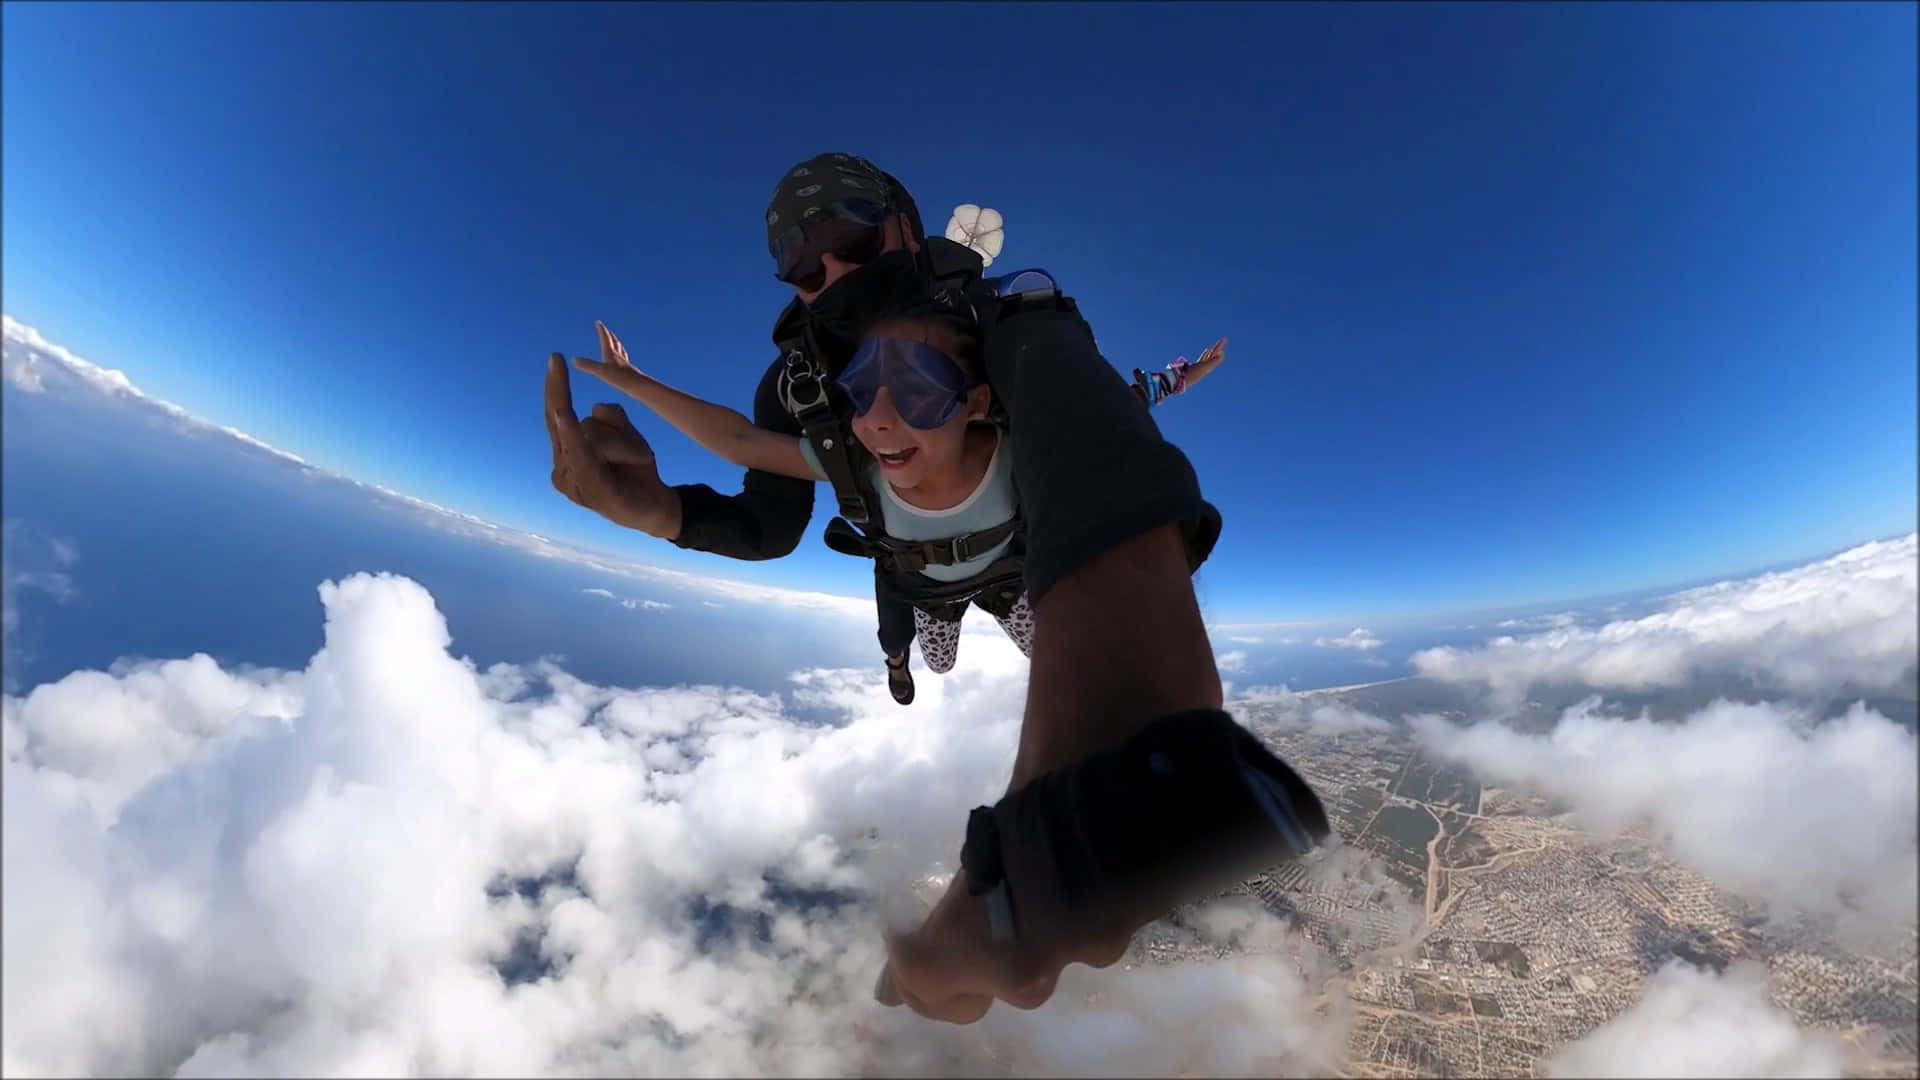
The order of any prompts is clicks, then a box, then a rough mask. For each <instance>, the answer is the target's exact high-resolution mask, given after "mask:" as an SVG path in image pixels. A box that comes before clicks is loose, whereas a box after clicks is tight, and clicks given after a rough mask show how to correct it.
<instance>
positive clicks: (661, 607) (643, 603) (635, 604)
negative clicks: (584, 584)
mask: <svg viewBox="0 0 1920 1080" xmlns="http://www.w3.org/2000/svg"><path fill="white" fill-rule="evenodd" d="M580 591H581V592H582V593H584V594H586V595H588V596H597V597H599V598H601V599H602V600H612V601H614V602H615V603H617V604H619V605H620V606H621V607H623V608H626V609H627V610H628V611H669V610H672V608H673V605H672V604H669V603H665V602H663V601H660V600H645V599H638V598H635V597H631V596H615V595H614V594H613V590H611V589H581V590H580Z"/></svg>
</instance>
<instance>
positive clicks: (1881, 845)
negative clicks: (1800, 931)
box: [1413, 697, 1920, 937]
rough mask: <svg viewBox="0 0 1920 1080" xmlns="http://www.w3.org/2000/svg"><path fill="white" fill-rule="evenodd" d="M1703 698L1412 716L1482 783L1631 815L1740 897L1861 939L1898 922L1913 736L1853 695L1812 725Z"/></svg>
mask: <svg viewBox="0 0 1920 1080" xmlns="http://www.w3.org/2000/svg"><path fill="white" fill-rule="evenodd" d="M1815 720H1816V718H1814V717H1809V716H1807V715H1805V714H1804V713H1801V712H1799V711H1798V710H1795V709H1793V708H1790V707H1788V706H1784V705H1774V704H1757V705H1743V704H1733V703H1729V702H1724V701H1723V702H1717V703H1715V704H1714V705H1712V706H1710V707H1708V708H1706V709H1704V710H1702V711H1700V712H1698V713H1696V714H1694V715H1693V716H1691V717H1689V718H1688V719H1687V720H1686V721H1685V722H1684V723H1680V724H1661V723H1656V722H1654V721H1652V720H1651V719H1648V718H1646V717H1645V716H1642V717H1639V718H1635V719H1625V718H1620V717H1616V716H1610V715H1606V714H1605V713H1603V712H1602V711H1601V705H1600V700H1599V699H1598V698H1597V697H1595V698H1589V699H1588V700H1586V701H1585V702H1582V703H1581V704H1579V705H1576V706H1575V707H1573V708H1571V709H1568V710H1567V711H1566V712H1565V714H1564V715H1563V716H1562V717H1561V718H1560V720H1559V722H1558V724H1556V725H1555V727H1554V728H1553V730H1552V731H1551V732H1549V733H1546V734H1542V735H1527V734H1521V733H1520V732H1518V731H1515V730H1514V729H1513V728H1510V727H1508V726H1506V725H1504V724H1499V723H1493V722H1487V723H1481V724H1476V725H1473V726H1471V727H1459V726H1456V725H1454V724H1452V723H1449V722H1447V721H1444V720H1440V719H1436V718H1433V717H1417V718H1415V719H1414V720H1413V725H1414V731H1415V734H1416V736H1417V737H1418V738H1419V739H1420V740H1421V741H1422V742H1423V743H1424V744H1425V745H1426V746H1427V748H1428V750H1429V752H1430V753H1432V754H1433V755H1434V756H1436V757H1438V758H1440V759H1443V760H1451V761H1456V762H1461V763H1464V764H1466V765H1467V766H1468V767H1469V768H1471V769H1473V771H1474V772H1475V773H1476V774H1478V775H1479V776H1481V777H1482V778H1483V779H1484V780H1485V781H1486V782H1488V783H1493V784H1517V785H1525V786H1527V787H1529V788H1532V789H1534V790H1537V791H1540V792H1543V793H1546V794H1550V795H1556V796H1560V797H1562V798H1564V799H1566V800H1568V801H1569V802H1570V803H1571V804H1572V806H1573V809H1574V812H1575V813H1576V814H1577V815H1578V816H1579V817H1581V818H1582V819H1583V820H1585V821H1588V822H1591V823H1593V824H1594V825H1596V826H1597V827H1600V828H1603V829H1608V830H1616V831H1624V830H1626V829H1628V828H1631V827H1635V826H1640V825H1644V826H1645V827H1647V828H1648V829H1649V830H1650V831H1651V832H1652V833H1653V835H1654V836H1655V837H1656V838H1657V839H1658V840H1659V842H1660V843H1661V844H1662V845H1663V846H1664V847H1665V848H1666V850H1668V851H1669V852H1671V853H1672V854H1673V855H1674V857H1675V858H1677V859H1680V860H1682V861H1684V862H1686V863H1688V864H1690V865H1692V866H1693V867H1694V868H1695V869H1697V870H1699V871H1700V872H1701V873H1703V874H1705V875H1706V876H1708V877H1710V878H1712V879H1714V880H1715V881H1717V882H1719V883H1720V884H1721V885H1723V886H1725V887H1726V888H1728V889H1730V890H1732V891H1734V892H1736V893H1740V894H1743V895H1747V896H1750V897H1754V898H1757V899H1761V900H1765V901H1768V902H1770V903H1777V904H1784V905H1788V906H1790V907H1794V908H1798V909H1800V910H1802V911H1806V912H1811V913H1817V914H1822V915H1827V916H1832V917H1834V918H1836V919H1838V920H1840V921H1841V923H1843V924H1845V927H1846V928H1848V929H1849V932H1861V933H1865V934H1867V935H1868V936H1869V937H1873V936H1874V935H1878V934H1881V933H1884V932H1889V929H1890V928H1891V929H1895V930H1897V929H1899V928H1904V927H1908V926H1911V925H1912V923H1913V921H1914V919H1915V916H1916V900H1915V896H1914V883H1915V881H1916V880H1920V831H1917V830H1916V824H1915V817H1916V814H1920V794H1917V793H1920V763H1917V761H1916V752H1917V750H1920V748H1917V747H1916V743H1915V737H1914V733H1913V732H1912V731H1909V730H1907V729H1906V728H1904V727H1902V726H1900V725H1898V724H1895V723H1893V722H1892V721H1890V720H1888V719H1886V718H1885V717H1883V716H1881V715H1880V714H1878V713H1876V712H1873V711H1871V710H1868V709H1866V708H1865V707H1863V706H1860V705H1855V706H1853V707H1852V708H1851V709H1849V710H1847V711H1846V713H1844V714H1843V715H1841V716H1837V717H1834V718H1832V719H1830V720H1826V721H1825V722H1818V723H1816V722H1814V721H1815Z"/></svg>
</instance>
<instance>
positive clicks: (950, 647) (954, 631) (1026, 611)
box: [913, 592, 1033, 675]
mask: <svg viewBox="0 0 1920 1080" xmlns="http://www.w3.org/2000/svg"><path fill="white" fill-rule="evenodd" d="M960 611H961V614H963V615H964V614H965V613H966V608H964V607H962V608H961V609H960ZM994 621H995V622H998V623H999V624H1000V629H1002V630H1004V631H1006V633H1007V636H1008V637H1009V638H1012V639H1013V643H1014V644H1015V645H1017V646H1019V647H1020V654H1021V655H1022V656H1025V657H1027V658H1028V659H1029V660H1031V659H1032V658H1033V609H1032V608H1031V607H1028V606H1027V594H1026V593H1024V592H1023V593H1021V594H1020V599H1019V600H1017V601H1015V602H1014V605H1013V609H1012V610H1011V611H1008V612H1007V613H1006V614H1005V615H996V616H994ZM913 629H914V636H915V637H918V638H919V639H920V658H921V659H922V660H925V661H926V662H927V669H928V670H930V671H933V672H935V673H937V674H941V675H945V674H946V673H947V672H949V671H952V670H953V662H954V660H955V659H957V658H958V657H959V655H960V620H959V619H957V618H956V619H953V620H951V621H948V620H946V619H939V618H935V617H934V616H932V615H929V614H927V613H926V612H924V611H921V610H920V609H919V608H917V607H916V608H914V609H913Z"/></svg>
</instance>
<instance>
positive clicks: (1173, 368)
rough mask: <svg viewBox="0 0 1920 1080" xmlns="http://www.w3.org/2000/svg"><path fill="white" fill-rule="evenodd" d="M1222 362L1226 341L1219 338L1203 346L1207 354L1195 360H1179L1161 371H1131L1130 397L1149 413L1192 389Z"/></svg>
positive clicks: (1224, 356) (1225, 351)
mask: <svg viewBox="0 0 1920 1080" xmlns="http://www.w3.org/2000/svg"><path fill="white" fill-rule="evenodd" d="M1226 358H1227V339H1226V338H1221V339H1220V340H1219V341H1216V342H1214V343H1213V344H1211V345H1209V346H1207V350H1206V351H1205V352H1203V353H1201V354H1200V359H1198V360H1192V361H1189V360H1188V359H1187V358H1186V357H1184V356H1183V357H1181V358H1180V359H1178V360H1175V361H1174V362H1173V363H1171V364H1168V365H1167V369H1166V370H1165V371H1142V370H1140V369H1139V368H1135V369H1134V371H1133V393H1134V396H1135V397H1137V398H1139V399H1140V401H1141V403H1142V404H1144V405H1145V406H1146V407H1147V408H1149V409H1151V408H1153V407H1154V406H1155V405H1158V404H1160V403H1161V402H1163V401H1165V400H1167V399H1168V398H1170V397H1172V396H1174V395H1175V394H1184V393H1186V392H1187V391H1188V390H1190V389H1192V388H1193V385H1194V384H1195V383H1197V382H1199V381H1200V380H1201V379H1204V378H1206V377H1207V374H1208V373H1209V372H1211V371H1212V370H1213V369H1214V368H1217V367H1219V366H1220V361H1222V360H1225V359H1226Z"/></svg>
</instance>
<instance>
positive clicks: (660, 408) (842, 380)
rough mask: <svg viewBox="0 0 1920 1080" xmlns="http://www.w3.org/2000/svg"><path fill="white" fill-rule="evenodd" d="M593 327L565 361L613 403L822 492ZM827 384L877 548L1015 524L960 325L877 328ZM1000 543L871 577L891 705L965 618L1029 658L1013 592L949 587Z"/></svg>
mask: <svg viewBox="0 0 1920 1080" xmlns="http://www.w3.org/2000/svg"><path fill="white" fill-rule="evenodd" d="M595 326H596V328H597V329H598V332H599V336H600V356H601V359H600V361H599V362H597V363H596V362H594V361H591V360H586V359H583V358H576V359H575V360H574V367H576V368H578V369H579V370H581V371H583V372H586V373H587V374H589V375H593V376H595V377H597V378H599V379H602V380H604V381H605V382H607V383H609V384H610V385H612V386H614V387H616V388H618V389H619V390H621V391H623V392H625V393H626V394H627V395H629V396H630V397H632V398H634V399H635V400H637V401H639V402H640V403H641V404H642V405H645V406H646V407H647V408H648V409H650V410H652V411H653V412H654V413H655V414H657V415H658V416H659V417H660V418H661V419H663V420H665V421H666V422H667V423H669V424H671V425H672V426H673V427H675V428H677V429H678V430H679V431H680V432H681V433H682V434H684V435H686V436H687V437H688V438H690V439H692V440H693V441H694V442H696V443H698V444H700V445H701V446H702V447H704V448H706V449H707V450H709V451H712V452H713V453H715V454H717V455H719V456H720V457H721V458H722V459H724V460H726V461H727V462H729V463H731V464H734V465H739V466H742V467H745V468H749V469H758V470H760V471H762V472H768V473H774V474H776V475H780V476H789V477H794V478H797V479H802V480H814V481H821V480H825V479H826V478H827V477H826V473H825V472H824V471H823V470H822V469H821V468H820V465H819V461H818V459H817V457H816V456H815V454H814V450H813V447H812V445H811V444H810V443H809V442H808V441H807V440H806V439H805V438H804V437H801V436H794V435H785V434H782V433H780V432H775V431H768V430H766V429H764V428H759V427H756V426H754V424H753V423H752V421H750V420H749V419H747V417H745V416H743V415H741V414H740V413H738V412H735V411H734V410H732V409H729V408H726V407H725V406H722V405H716V404H714V403H712V402H708V401H704V400H702V399H700V398H696V397H694V396H692V395H690V394H686V393H683V392H682V391H679V390H675V389H674V388H672V387H670V386H667V385H666V384H665V383H662V382H660V381H659V380H658V379H655V378H653V377H651V376H649V375H646V374H644V373H642V372H641V371H640V370H639V369H637V368H635V367H634V366H633V363H632V361H631V360H629V359H628V357H627V352H626V347H625V346H624V345H622V344H621V343H620V340H619V339H618V338H617V337H615V336H614V334H613V332H612V331H611V330H609V329H607V327H606V325H605V324H602V323H596V324H595ZM1225 345H1226V340H1225V339H1224V338H1223V339H1221V340H1220V341H1218V342H1215V343H1214V344H1213V345H1212V346H1209V347H1208V349H1207V350H1206V351H1205V352H1203V353H1202V354H1201V355H1200V358H1199V359H1198V360H1196V361H1194V362H1192V363H1191V364H1189V363H1187V362H1186V361H1185V359H1184V358H1182V359H1181V360H1180V361H1176V362H1175V363H1174V364H1169V365H1168V370H1167V372H1166V373H1161V372H1152V373H1147V372H1141V371H1135V372H1134V377H1135V382H1134V384H1133V389H1134V392H1135V393H1136V394H1137V395H1138V396H1139V397H1140V399H1141V401H1142V402H1143V403H1144V404H1145V405H1146V406H1147V407H1148V408H1152V407H1153V406H1154V405H1156V404H1159V403H1160V402H1161V401H1164V400H1165V399H1166V398H1167V397H1170V396H1172V395H1174V394H1178V393H1181V392H1183V391H1184V390H1186V389H1187V388H1188V387H1190V386H1192V385H1193V384H1194V383H1197V382H1198V381H1199V380H1200V379H1201V378H1204V377H1205V376H1206V375H1207V374H1208V373H1209V372H1211V371H1212V370H1213V369H1214V368H1215V367H1217V366H1218V365H1219V363H1220V362H1221V360H1222V359H1223V358H1224V349H1225ZM835 381H836V382H838V383H839V385H840V387H841V388H842V389H843V390H844V391H845V392H846V393H847V395H848V397H849V399H850V400H851V402H852V404H853V407H854V418H853V423H852V427H853V434H854V437H855V438H856V439H857V440H858V441H859V442H860V444H861V445H862V446H863V447H865V448H866V450H867V452H868V454H869V455H871V460H870V461H869V462H868V463H867V467H868V469H869V470H870V472H869V478H868V479H869V481H870V483H871V486H872V487H873V489H874V490H875V491H876V492H877V493H878V494H879V502H880V506H879V510H880V512H881V519H882V524H883V529H884V532H885V533H886V534H887V535H888V536H891V537H894V538H896V539H899V540H907V541H916V540H943V539H947V538H950V537H954V536H958V535H963V534H967V533H975V532H980V531H982V530H986V529H991V528H993V527H995V526H999V525H1004V524H1006V523H1007V522H1009V521H1011V520H1012V519H1013V518H1014V517H1015V515H1016V513H1017V511H1018V502H1017V499H1016V496H1015V493H1014V488H1013V467H1012V466H1013V443H1014V436H1013V435H1012V434H1010V433H1008V432H1005V431H1003V430H1002V429H1001V428H1000V427H997V426H995V425H994V424H992V423H991V422H988V421H987V419H986V418H987V412H988V407H989V405H990V403H991V401H992V390H991V389H990V388H989V387H988V386H987V384H986V381H985V379H984V377H983V374H982V372H981V370H980V356H979V341H978V338H977V337H976V336H975V335H974V333H973V331H972V328H971V327H970V326H968V325H967V324H966V323H965V322H963V321H962V320H959V319H957V318H955V317H953V316H950V315H946V314H944V313H941V312H938V311H932V310H930V311H925V312H920V313H914V314H908V315H903V316H898V317H895V318H893V319H889V320H887V321H885V322H883V323H881V324H879V325H877V326H875V327H874V328H873V329H872V330H870V331H869V332H868V334H867V336H866V337H865V338H864V339H863V340H862V341H861V343H860V345H859V347H858V348H857V349H856V350H855V352H854V354H853V356H852V358H851V359H850V360H849V361H848V362H847V365H846V367H845V368H844V369H843V370H842V371H841V373H840V375H839V376H838V377H837V379H836V380H835ZM1012 543H1014V538H1013V537H1011V536H1009V537H1007V538H1006V539H1003V540H1001V541H1000V542H999V543H997V544H994V545H992V546H991V547H989V548H987V549H986V550H984V551H981V552H978V553H974V554H972V556H971V557H970V558H968V559H966V560H964V561H962V562H957V563H954V564H952V565H929V566H927V567H926V568H925V569H924V570H923V571H920V573H919V575H915V574H903V575H901V576H903V577H904V578H907V579H909V580H907V581H903V582H900V583H893V582H889V581H888V580H887V579H888V575H887V574H886V573H885V572H884V571H880V570H878V569H876V575H875V577H876V581H875V586H876V587H875V598H876V604H877V606H878V608H879V619H880V634H879V636H880V644H881V648H882V651H883V652H884V654H885V656H886V661H887V663H886V666H887V676H888V680H887V681H888V687H889V690H890V691H891V693H892V694H893V697H894V700H896V701H898V702H899V703H900V704H902V705H905V704H909V703H911V702H912V701H913V677H912V675H911V674H910V673H909V672H908V671H907V650H908V648H909V647H911V645H912V643H913V640H914V638H916V637H917V638H919V640H920V655H921V657H922V658H923V659H924V660H925V661H926V664H927V667H928V668H929V669H930V670H932V671H935V672H938V673H942V674H944V673H945V672H947V671H950V670H952V668H953V664H954V661H955V659H956V657H957V655H958V650H959V639H960V622H961V618H962V617H963V616H964V615H965V613H966V609H967V607H968V606H969V605H972V606H978V607H980V608H981V609H982V610H984V611H986V612H987V613H988V614H990V615H992V616H993V617H994V619H995V621H997V622H998V623H999V624H1000V628H1001V629H1002V630H1004V631H1005V632H1006V634H1007V636H1008V637H1009V638H1011V639H1012V640H1013V643H1014V644H1015V645H1016V646H1018V647H1019V649H1020V651H1021V653H1023V654H1025V655H1027V656H1029V657H1031V656H1032V654H1033V613H1032V610H1031V609H1030V608H1029V607H1028V605H1027V597H1026V593H1025V590H1024V588H1002V587H999V583H998V582H989V581H986V580H984V579H983V580H982V581H981V585H982V589H980V590H979V591H975V592H971V593H969V592H967V591H966V586H965V585H964V584H962V583H965V582H967V581H968V579H969V578H973V577H976V576H980V575H982V573H983V571H986V570H987V569H988V568H989V567H991V566H993V565H994V564H995V563H996V562H998V561H1000V560H1001V558H1002V557H1003V556H1004V555H1006V554H1007V552H1008V549H1009V547H1010V545H1011V544H1012ZM920 575H924V577H925V578H926V579H930V581H931V582H934V583H938V584H939V585H943V586H960V592H961V595H960V597H959V598H958V599H950V600H943V601H942V602H939V603H916V602H914V601H912V600H911V599H909V598H908V596H907V592H908V591H909V590H910V588H911V585H912V584H913V582H912V581H911V580H910V579H912V578H914V577H916V576H920ZM901 585H905V586H907V589H902V588H900V587H899V586H901ZM890 586H891V587H890ZM908 607H910V608H911V613H912V614H911V619H910V620H909V619H908V618H907V617H906V615H907V611H906V610H905V609H907V608H908Z"/></svg>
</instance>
